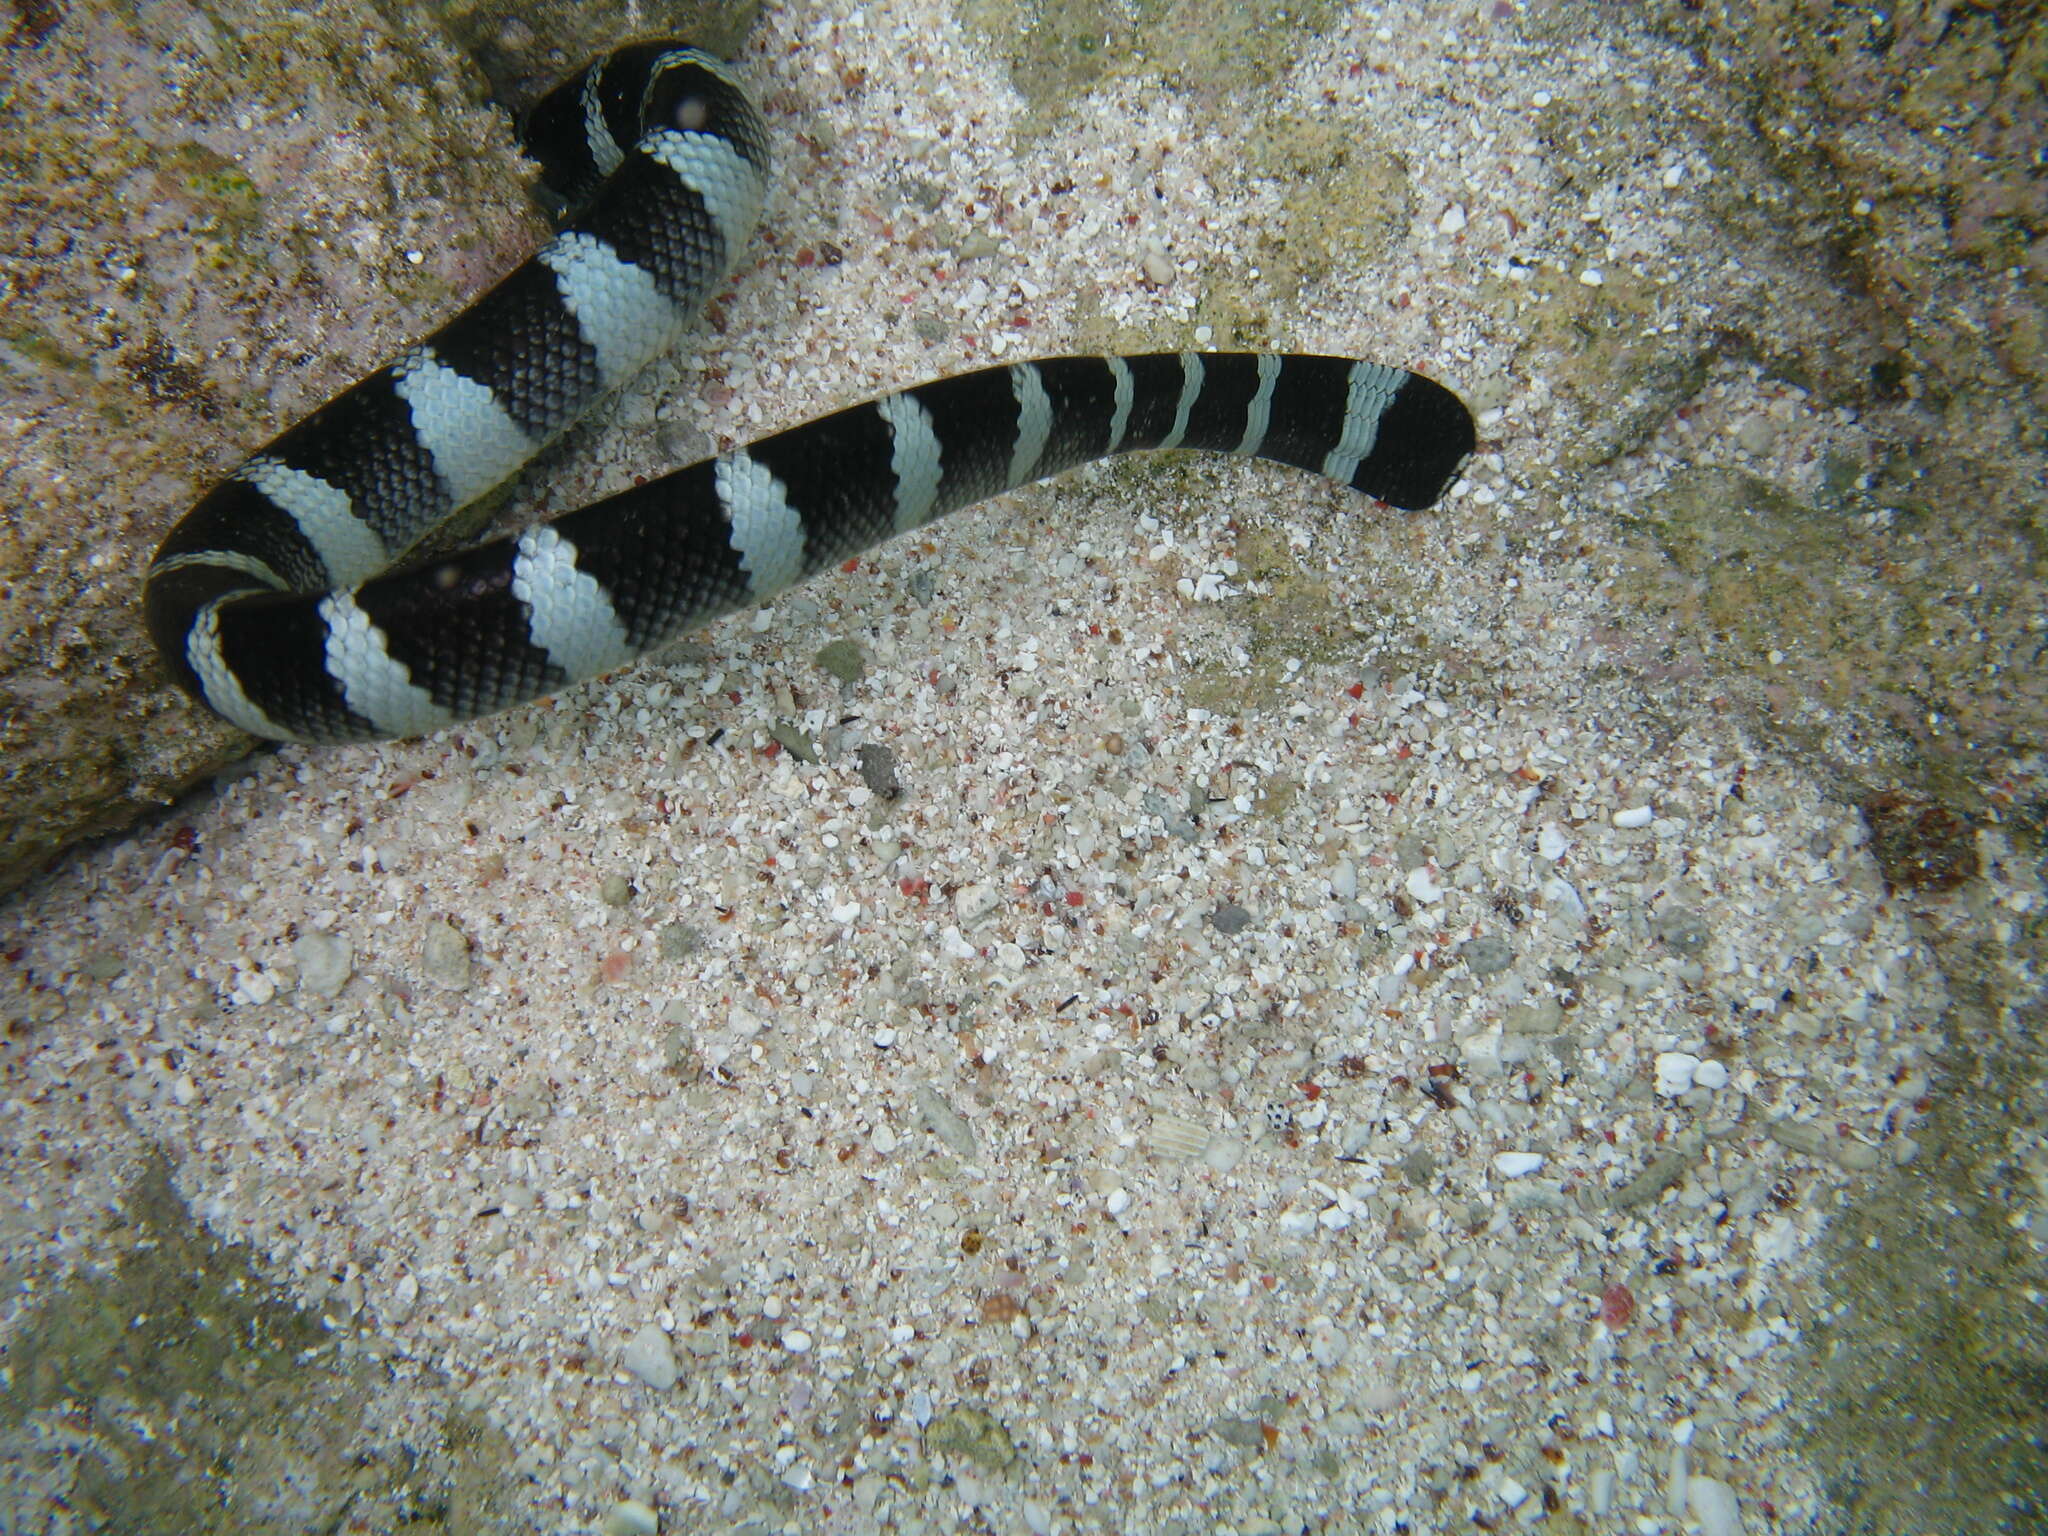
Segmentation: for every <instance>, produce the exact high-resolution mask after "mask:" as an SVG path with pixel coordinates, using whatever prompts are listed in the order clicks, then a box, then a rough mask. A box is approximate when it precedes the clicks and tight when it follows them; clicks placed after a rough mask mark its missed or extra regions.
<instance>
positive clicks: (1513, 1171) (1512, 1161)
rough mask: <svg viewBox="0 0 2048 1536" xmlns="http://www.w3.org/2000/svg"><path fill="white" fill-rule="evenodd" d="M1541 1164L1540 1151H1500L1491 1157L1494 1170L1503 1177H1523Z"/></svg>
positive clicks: (1541, 1156)
mask: <svg viewBox="0 0 2048 1536" xmlns="http://www.w3.org/2000/svg"><path fill="white" fill-rule="evenodd" d="M1542 1166H1543V1154H1542V1153H1540V1152H1501V1153H1497V1154H1496V1155H1495V1156H1494V1159H1493V1167H1494V1171H1495V1172H1496V1173H1498V1174H1499V1175H1500V1176H1501V1177H1502V1178H1504V1179H1525V1178H1527V1177H1528V1176H1529V1175H1530V1174H1532V1173H1534V1172H1535V1171H1536V1170H1537V1169H1538V1168H1541V1167H1542Z"/></svg>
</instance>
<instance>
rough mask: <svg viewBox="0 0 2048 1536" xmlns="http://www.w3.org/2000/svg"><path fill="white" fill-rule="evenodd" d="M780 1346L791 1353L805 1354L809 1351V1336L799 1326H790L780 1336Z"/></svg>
mask: <svg viewBox="0 0 2048 1536" xmlns="http://www.w3.org/2000/svg"><path fill="white" fill-rule="evenodd" d="M782 1347H783V1348H784V1349H786V1350H788V1351H789V1352H790V1353H791V1354H792V1355H807V1354H809V1353H810V1352H811V1336H810V1335H809V1334H808V1333H806V1332H805V1331H804V1330H803V1329H801V1328H792V1329H790V1330H789V1331H788V1332H787V1333H785V1334H784V1335H783V1336H782Z"/></svg>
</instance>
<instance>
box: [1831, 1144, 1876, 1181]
mask: <svg viewBox="0 0 2048 1536" xmlns="http://www.w3.org/2000/svg"><path fill="white" fill-rule="evenodd" d="M1834 1152H1835V1161H1836V1162H1838V1163H1840V1164H1841V1165H1842V1166H1843V1167H1844V1168H1846V1169H1848V1170H1849V1171H1850V1172H1851V1173H1868V1172H1870V1170H1871V1169H1873V1168H1875V1167H1876V1166H1877V1164H1878V1160H1879V1155H1878V1150H1877V1148H1875V1147H1873V1146H1872V1145H1871V1144H1870V1143H1869V1142H1867V1141H1858V1140H1857V1139H1856V1138H1855V1137H1853V1136H1843V1137H1839V1138H1838V1139H1837V1140H1836V1142H1835V1146H1834Z"/></svg>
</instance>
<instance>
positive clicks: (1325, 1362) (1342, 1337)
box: [1308, 1325, 1351, 1371]
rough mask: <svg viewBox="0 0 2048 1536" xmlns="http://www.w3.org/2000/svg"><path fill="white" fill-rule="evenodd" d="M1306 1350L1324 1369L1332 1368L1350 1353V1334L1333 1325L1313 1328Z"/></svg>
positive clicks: (1341, 1362)
mask: <svg viewBox="0 0 2048 1536" xmlns="http://www.w3.org/2000/svg"><path fill="white" fill-rule="evenodd" d="M1308 1352H1309V1354H1310V1355H1311V1356H1312V1357H1313V1358H1314V1360H1315V1362H1316V1364H1317V1365H1319V1366H1321V1367H1322V1368H1323V1369H1324V1370H1326V1371H1328V1370H1334V1369H1336V1368H1337V1367H1338V1366H1340V1365H1342V1364H1343V1363H1344V1361H1345V1360H1346V1358H1348V1357H1349V1355H1350V1354H1351V1336H1350V1335H1349V1334H1347V1333H1346V1332H1345V1331H1344V1330H1343V1329H1342V1328H1338V1327H1336V1326H1334V1325H1332V1326H1329V1327H1322V1328H1317V1329H1315V1330H1313V1331H1312V1332H1311V1333H1310V1335H1309V1343H1308Z"/></svg>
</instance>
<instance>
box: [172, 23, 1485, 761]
mask: <svg viewBox="0 0 2048 1536" xmlns="http://www.w3.org/2000/svg"><path fill="white" fill-rule="evenodd" d="M526 134H527V140H528V147H529V149H530V151H531V152H532V153H533V154H534V155H535V157H536V158H537V159H539V160H540V162H541V164H542V167H543V171H544V174H545V175H546V177H547V179H548V182H549V184H550V185H551V186H553V187H554V188H555V189H556V190H558V191H559V192H561V193H562V194H563V195H564V197H565V198H566V199H567V200H568V201H569V203H570V205H571V206H572V208H574V209H576V211H575V213H574V214H573V215H572V217H571V219H570V220H569V222H568V223H567V224H566V225H565V226H564V227H563V229H562V230H561V232H560V233H559V234H557V235H556V236H555V237H554V238H553V239H552V240H550V241H549V242H548V243H547V244H546V245H545V246H543V247H542V248H541V250H540V251H539V252H538V253H537V254H536V255H535V256H534V257H533V258H532V259H531V260H529V261H527V262H526V263H525V264H523V265H522V266H520V267H519V268H518V269H517V270H516V271H514V272H513V273H512V274H511V275H510V276H509V277H507V278H506V279H505V280H504V281H502V282H501V283H499V284H498V285H497V286H496V287H495V288H492V289H491V290H490V291H489V292H488V293H486V294H484V295H483V296H482V297H481V298H479V299H478V300H477V301H476V302H475V303H474V304H473V305H471V306H470V307H469V308H468V309H466V310H465V311H463V312H462V313H461V314H460V315H458V316H456V317H455V319H453V320H452V321H450V322H449V323H448V324H447V325H445V326H443V327H442V328H441V329H440V330H438V331H436V332H435V333H434V334H433V335H431V336H429V337H427V338H426V340H424V341H423V342H421V343H419V344H418V345H416V346H414V347H413V348H411V349H410V350H409V351H407V352H406V353H405V354H404V355H403V356H401V357H400V358H399V359H398V360H397V361H396V362H394V363H392V364H391V365H390V366H388V367H386V368H384V369H382V370H380V371H378V372H377V373H374V374H372V375H370V376H369V377H368V378H366V379H364V380H363V381H362V382H361V383H359V384H357V385H355V386H353V387H352V388H350V389H348V390H347V391H345V392H344V393H342V394H341V395H338V396H337V397H335V399H333V400H331V401H330V402H328V403H327V404H326V405H325V406H322V407H321V408H320V409H319V410H318V411H315V412H314V413H313V414H312V415H311V416H308V417H307V418H306V419H305V420H303V421H302V422H300V423H299V424H298V425H297V426H295V427H292V428H291V429H290V430H289V431H287V432H285V433H284V434H283V435H282V436H280V437H278V438H277V439H276V440H275V441H273V442H272V443H270V444H269V445H268V446H267V447H265V448H264V449H263V450H262V451H261V452H259V453H258V454H256V455H255V456H254V457H253V458H251V459H249V460H248V461H246V462H245V463H244V464H242V465H241V466H240V467H239V468H238V469H236V470H235V472H234V473H233V474H232V475H231V476H230V477H229V478H228V479H227V480H225V481H223V482H222V483H221V484H220V485H218V486H216V487H215V488H214V489H213V490H212V491H211V492H209V493H208V494H207V495H206V497H205V498H204V499H202V500H201V501H200V502H199V503H198V505H196V506H195V507H194V508H193V509H192V510H191V511H190V512H189V513H188V514H187V515H186V516H185V517H184V518H183V519H182V520H181V521H180V522H179V523H178V525H177V526H176V527H175V528H173V529H172V531H171V533H170V535H169V536H168V537H167V538H166V539H165V540H164V542H163V545H162V547H161V548H160V549H159V550H158V552H157V557H156V560H155V563H154V564H153V565H152V566H151V568H150V573H149V582H148V587H147V590H146V594H145V605H146V613H147V617H148V622H149V626H150V632H151V634H152V636H153V637H154V638H155V641H156V643H157V646H158V647H159V649H160V650H161V651H162V652H163V655H164V657H165V660H166V661H167V663H168V664H169V666H170V668H171V670H172V672H173V673H174V675H175V676H176V677H177V678H178V680H179V681H180V682H181V683H182V684H183V685H184V686H185V687H186V688H187V689H188V690H189V691H190V692H192V693H193V694H194V695H196V696H197V697H198V698H200V699H201V700H203V701H204V702H205V703H206V704H207V705H209V706H210V707H211V708H213V709H214V710H215V711H217V712H218V713H219V714H221V715H223V716H224V717H226V718H227V719H228V720H230V721H232V722H233V723H234V724H236V725H239V726H241V727H242V728H244V729H245V730H248V731H251V732H253V733H255V734H256V735H259V736H268V737H274V738H278V739H281V740H300V741H356V740H365V739H374V738H378V737H396V736H411V735H417V734H421V733H423V732H428V731H433V730H437V729H439V728H441V727H443V726H446V725H450V724H453V723H455V722H457V721H461V720H466V719H470V718H473V717H475V716H478V715H485V714H489V713H491V712H492V711H494V710H500V709H505V708H508V707H509V706H511V705H514V704H519V703H522V702H525V701H527V700H531V699H535V698H540V697H542V696H544V695H547V694H550V693H553V692H556V691H557V690H559V689H561V688H563V687H565V686H567V685H568V684H570V683H572V682H575V681H578V680H580V679H582V678H587V677H592V676H595V675H597V674H599V673H602V672H606V671H609V670H611V669H612V668H615V667H618V666H620V665H622V664H623V663H625V662H627V661H630V660H631V659H632V658H634V657H635V656H638V655H640V654H642V653H643V652H646V651H648V650H651V649H653V648H654V647H656V646H659V645H661V644H663V643H664V642H666V641H668V640H670V639H672V638H674V637H675V636H677V635H679V634H681V633H684V632H686V631H688V630H689V629H691V628H693V627H695V626H697V625H699V624H701V623H703V622H704V621H706V620H708V619H710V618H713V617H715V616H717V615H718V614H720V613H724V612H727V611H730V610H731V609H733V608H736V607H739V606H741V605H744V604H747V603H755V602H760V601H762V600H764V599H766V598H768V597H769V596H771V595H773V594H774V593H776V592H778V591H780V590H782V589H783V588H784V587H787V586H789V585H791V584H792V583H795V582H798V581H801V580H803V579H804V578H805V577H807V576H810V575H812V574H814V573H816V572H818V571H820V570H822V569H824V568H826V567H827V566H830V565H834V564H837V563H838V562H840V561H842V560H844V559H845V558H846V557H847V556H848V555H850V554H853V553H856V552H858V551H860V550H862V549H866V548H868V547H869V546H870V545H873V544H875V543H877V542H878V541H880V540H882V539H886V538H888V537H889V536H891V535H892V534H896V533H902V532H905V531H906V530H909V529H912V528H917V527H920V526H922V525H923V524H925V523H926V522H929V521H930V520H931V519H933V518H936V517H938V516H940V515H942V514H943V513H946V512H949V511H953V510H955V509H957V508H960V507H964V506H967V505H969V504H970V503H973V502H977V501H980V500H982V499H984V498H986V497H989V496H993V495H996V494H999V493H1001V492H1003V491H1006V490H1010V489H1012V488H1014V487H1016V486H1020V485H1024V484H1027V483H1029V482H1031V481H1033V480H1039V479H1043V478H1046V477H1047V476H1051V475H1056V474H1059V473H1060V472H1062V471H1064V470H1067V469H1072V468H1074V467H1075V466H1077V465H1080V464H1084V463H1087V462H1088V461H1090V460H1092V459H1098V458H1103V457H1106V456H1108V455H1111V454H1118V453H1128V452H1132V451H1135V450H1139V449H1166V448H1200V449H1207V450H1211V451H1214V452H1219V453H1235V454H1248V455H1255V456H1257V457H1260V458H1266V459H1275V460H1278V461H1280V462H1282V463H1287V464H1293V465H1296V466H1299V467H1300V468H1303V469H1308V470H1313V471H1315V472H1316V473H1318V474H1322V475H1325V476H1327V477H1329V478H1330V479H1332V480H1335V481H1338V482H1340V483H1342V484H1344V485H1348V486H1351V487H1353V488H1355V489H1357V490H1360V491H1364V492H1366V493H1367V494H1369V495H1372V496H1377V497H1379V498H1380V499H1382V500H1384V501H1388V502H1391V503H1392V504H1394V505H1395V506H1398V507H1408V508H1415V507H1424V506H1428V505H1430V504H1431V503H1432V502H1434V501H1435V500H1436V499H1437V498H1438V497H1439V496H1440V495H1441V494H1442V493H1443V491H1444V489H1445V487H1446V486H1448V485H1449V484H1450V482H1451V480H1452V478H1453V477H1454V476H1455V475H1456V473H1457V471H1458V468H1459V466H1460V465H1461V464H1462V463H1463V461H1464V460H1465V458H1466V456H1467V455H1468V454H1469V453H1470V452H1471V450H1472V447H1473V442H1474V432H1473V424H1472V418H1471V414H1470V413H1469V412H1468V411H1467V410H1466V408H1465V406H1464V403H1463V402H1462V401H1460V400H1459V399H1458V397H1457V396H1456V395H1454V394H1452V393H1451V392H1450V391H1449V390H1447V389H1445V388H1443V386H1441V385H1439V384H1435V383H1433V382H1431V381H1430V380H1428V379H1425V378H1422V377H1420V376H1419V375H1416V374H1413V373H1408V372H1406V371H1404V370H1402V369H1398V368H1390V367H1386V366H1384V365H1382V364H1378V363H1369V362H1361V361H1357V360H1354V359H1350V358H1341V357H1313V356H1303V355H1281V354H1272V353H1193V352H1181V353H1158V354H1153V355H1148V356H1133V357H1056V358H1048V359H1042V360H1040V361H1037V362H1029V363H1017V364H1013V365H1011V366H1008V367H1001V368H988V369H983V370H980V371H978V372H974V373H966V374H959V375H955V376H953V377H949V378H942V379H939V380H936V381H934V382H932V383H928V384H922V385H919V386H918V387H916V388H914V389H909V390H905V391H903V392H901V393H899V394H893V395H888V396H885V397H883V398H882V399H879V400H875V401H871V402H869V403H867V404H864V405H859V406H855V407H852V408H851V409H848V410H843V411H839V412H836V413H835V414H833V415H830V416H825V417H821V418H819V419H818V420H815V421H812V422H809V423H806V424H805V425H803V426H800V427H796V428H794V429H792V430H790V431H787V432H782V433H779V434H777V435H776V436H774V437H770V438H766V439H763V440H762V441H759V442H756V443H754V444H751V445H750V446H748V447H746V448H742V449H736V450H734V451H732V452H729V453H725V454H721V455H719V456H718V457H717V458H715V459H709V460H706V461H704V462H702V463H698V464H694V465H691V466H690V467H689V468H687V469H682V470H678V471H676V472H675V473H673V474H670V475H666V476H663V477H662V478H660V479H657V480H652V481H649V482H647V483H645V484H643V485H639V486H636V487H635V488H633V489H632V490H629V491H625V492H622V493H620V494H619V495H616V496H611V497H607V498H606V499H604V500H602V501H598V502H593V503H591V504H590V505H588V506H586V507H583V508H580V509H578V510H576V511H574V512H570V513H568V514H567V515H565V516H563V517H560V518H558V519H556V520H555V521H553V522H551V523H545V524H542V525H539V526H537V527H534V528H531V529H528V530H527V531H526V532H524V533H522V534H520V535H518V536H517V537H515V538H507V539H501V540H498V541H496V542H493V543H488V544H483V545H479V546H477V547H475V548H472V549H467V550H463V551H461V552H459V553H456V554H452V555H440V556H435V557H433V558H430V559H426V560H419V559H413V560H412V562H411V563H407V561H408V556H409V553H410V552H411V551H413V550H415V548H416V547H417V546H418V545H419V544H420V543H421V541H422V540H423V539H425V538H427V537H428V536H429V535H430V534H431V533H432V532H433V531H434V530H435V529H437V528H439V527H440V526H441V525H443V524H444V523H446V522H448V520H449V519H451V518H452V517H453V516H454V515H455V514H456V513H457V512H459V511H460V510H461V509H462V508H463V507H465V506H467V505H468V504H470V503H472V502H474V501H475V500H476V499H477V498H479V497H480V496H482V495H483V494H484V493H485V492H486V491H488V490H490V489H491V488H492V487H493V486H496V485H498V484H499V483H501V482H502V481H503V480H505V479H506V478H507V477H509V476H510V475H512V474H513V473H514V472H515V471H517V470H518V469H519V468H520V466H521V465H523V464H525V463H526V462H527V460H529V459H530V458H532V457H533V455H534V454H536V453H537V452H539V451H540V449H541V448H542V447H544V446H545V445H546V444H547V443H548V442H550V441H551V440H553V439H554V438H555V437H557V436H558V435H559V434H560V433H561V432H562V431H563V430H564V429H565V428H566V427H567V426H568V425H569V424H570V423H571V422H573V421H574V420H575V419H576V418H577V417H578V416H579V415H581V414H582V413H583V412H584V411H585V410H586V409H588V408H589V407H590V406H591V405H592V404H594V403H595V402H596V401H597V400H598V399H600V398H601V397H602V396H603V395H604V394H605V393H606V392H608V391H610V390H611V389H613V388H615V387H616V386H618V385H619V384H621V383H622V382H624V381H625V380H626V379H627V378H629V377H631V376H632V375H633V374H634V373H636V372H637V371H638V370H639V369H640V368H641V367H642V366H643V365H644V364H646V363H647V362H648V361H650V360H651V359H652V358H653V357H654V356H655V355H656V354H657V353H659V352H660V351H662V350H664V349H666V348H667V347H668V346H670V345H671V344H672V343H673V342H674V341H675V339H676V337H677V335H678V333H679V332H680V331H681V329H682V327H683V326H684V324H685V323H687V321H688V319H689V318H690V316H691V314H692V313H693V312H694V311H695V310H696V309H697V308H698V306H699V305H701V304H702V303H703V301H704V300H705V298H706V297H707V296H708V295H709V294H710V293H711V291H712V290H713V289H715V288H716V286H717V285H718V284H719V283H720V282H721V281H722V280H723V279H724V277H725V275H726V273H727V272H728V271H729V270H730V269H731V267H732V265H733V262H734V260H735V258H736V256H737V254H738V252H739V249H740V247H741V246H742V245H743V244H744V242H745V240H746V238H747V235H748V234H749V232H750V231H751V230H752V228H753V225H754V221H755V219H756V218H757V216H758V214H759V211H760V206H761V202H762V197H763V194H764V190H765V187H766V178H767V175H768V153H767V147H766V144H767V135H766V132H765V130H764V129H763V127H762V124H761V122H760V119H759V118H758V117H757V116H756V115H755V113H754V109H753V107H752V105H751V104H750V103H749V102H748V100H747V97H746V94H745V92H744V91H743V90H741V88H740V87H739V85H738V83H737V82H736V81H735V79H734V78H733V76H732V74H731V73H730V72H729V70H728V69H727V68H726V66H725V65H724V64H723V63H721V62H720V61H719V60H717V59H715V58H713V57H711V56H710V55H708V54H704V53H702V52H699V51H698V50H696V49H693V48H689V47H686V46H682V45H678V44H673V43H641V44H634V45H632V46H629V47H626V48H622V49H620V50H619V51H617V52H615V53H613V54H611V55H609V56H608V57H606V58H604V59H602V60H599V61H598V62H596V63H594V64H591V65H590V66H588V67H587V68H585V69H584V70H582V71H580V72H579V73H578V74H577V75H575V76H574V77H572V78H571V79H569V80H567V81H565V82H564V83H563V84H562V85H560V86H557V87H556V88H555V89H554V90H553V91H551V92H550V93H549V94H548V96H547V97H545V98H544V99H543V100H542V101H541V102H540V103H539V105H537V106H536V107H535V109H534V111H533V113H532V114H531V116H530V118H529V120H528V123H527V127H526Z"/></svg>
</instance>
